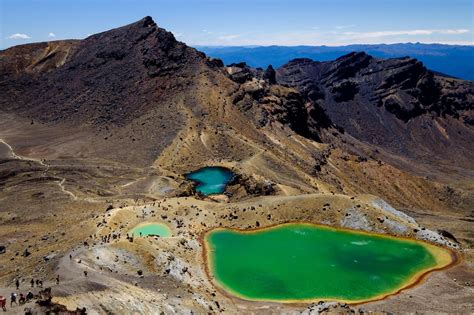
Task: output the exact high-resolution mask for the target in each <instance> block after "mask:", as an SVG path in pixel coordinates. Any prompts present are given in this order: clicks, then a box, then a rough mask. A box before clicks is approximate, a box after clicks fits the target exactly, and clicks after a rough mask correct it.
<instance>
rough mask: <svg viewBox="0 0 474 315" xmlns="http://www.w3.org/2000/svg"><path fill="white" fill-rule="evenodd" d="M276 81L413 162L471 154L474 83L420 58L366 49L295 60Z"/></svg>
mask: <svg viewBox="0 0 474 315" xmlns="http://www.w3.org/2000/svg"><path fill="white" fill-rule="evenodd" d="M277 81H278V83H280V84H283V85H287V86H291V87H295V88H297V89H298V90H299V91H300V92H301V93H302V94H304V95H305V96H307V97H308V98H309V99H311V100H312V101H313V103H314V104H315V105H317V106H319V107H321V108H323V109H324V110H325V112H326V114H327V115H328V116H329V118H330V119H331V121H332V122H333V123H335V124H336V125H337V126H339V127H342V128H343V129H344V130H345V131H346V132H348V133H349V134H350V135H352V136H354V137H356V138H357V139H359V140H362V141H364V142H368V143H371V144H375V145H380V146H382V147H385V148H387V149H390V150H392V151H393V152H396V153H399V154H403V155H406V156H412V157H417V156H426V155H437V154H440V155H441V157H446V158H450V159H455V156H456V155H459V156H463V157H465V156H470V155H472V149H474V143H473V142H474V141H473V139H474V129H473V128H472V117H474V84H473V83H472V82H469V81H462V80H457V79H453V78H448V77H444V76H441V75H437V74H435V73H433V72H431V71H429V70H427V69H426V68H425V67H424V66H423V64H422V63H421V62H419V61H417V60H415V59H411V58H400V59H376V58H373V57H371V56H369V55H367V54H365V53H363V52H358V53H351V54H348V55H346V56H343V57H341V58H339V59H337V60H335V61H329V62H316V61H312V60H309V59H295V60H293V61H291V62H289V63H288V64H286V65H284V66H283V67H281V68H279V69H278V70H277ZM469 152H470V153H469ZM466 154H467V155H466Z"/></svg>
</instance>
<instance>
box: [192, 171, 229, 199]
mask: <svg viewBox="0 0 474 315" xmlns="http://www.w3.org/2000/svg"><path fill="white" fill-rule="evenodd" d="M185 177H186V178H187V179H189V180H192V181H194V182H196V183H197V185H196V191H198V192H199V193H201V194H203V195H206V196H208V195H214V194H222V193H223V192H224V191H225V188H226V186H227V184H228V183H229V182H230V181H231V180H232V178H233V177H234V173H233V172H232V171H231V170H229V169H227V168H224V167H219V166H209V167H203V168H200V169H198V170H196V171H194V172H191V173H188V174H186V175H185Z"/></svg>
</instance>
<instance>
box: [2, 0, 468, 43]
mask: <svg viewBox="0 0 474 315" xmlns="http://www.w3.org/2000/svg"><path fill="white" fill-rule="evenodd" d="M472 12H473V3H472V1H469V0H455V1H439V0H438V1H426V0H418V1H408V0H401V1H384V3H381V2H380V1H375V0H362V1H358V2H357V3H355V2H350V3H347V1H341V0H333V1H326V0H324V1H307V0H297V1H291V2H290V1H283V0H277V1H269V0H257V1H250V0H243V1H223V0H206V1H196V0H191V1H183V0H177V1H176V0H175V1H170V0H160V1H150V0H145V1H141V2H140V5H137V3H136V2H134V1H131V0H118V1H111V0H105V1H100V2H97V1H82V2H81V3H76V2H74V3H73V2H69V1H58V0H36V1H26V0H15V1H13V0H2V1H1V3H0V17H1V21H2V22H1V23H0V49H4V48H7V47H11V46H15V45H19V44H25V43H30V42H41V41H49V40H58V39H76V38H77V39H80V38H85V37H87V36H88V35H90V34H94V33H98V32H102V31H105V30H107V29H110V28H115V27H119V26H121V25H124V24H128V23H132V22H134V21H136V20H139V19H140V18H142V17H144V16H147V15H149V16H152V17H153V19H154V20H155V21H156V22H157V24H158V25H159V26H160V27H163V28H165V29H167V30H169V31H171V32H173V33H174V35H175V37H176V38H177V39H178V40H180V41H183V42H185V43H187V44H189V45H193V46H206V45H207V46H215V45H218V46H242V45H257V46H267V45H284V46H296V45H311V46H319V45H326V46H339V45H350V44H392V43H407V42H412V43H415V42H420V43H440V44H459V45H473V44H474V37H473V28H474V27H473V15H472ZM419 17H423V18H419Z"/></svg>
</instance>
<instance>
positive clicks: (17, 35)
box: [8, 33, 31, 39]
mask: <svg viewBox="0 0 474 315" xmlns="http://www.w3.org/2000/svg"><path fill="white" fill-rule="evenodd" d="M8 38H9V39H29V38H31V37H30V36H28V35H26V34H23V33H15V34H12V35H10V36H8Z"/></svg>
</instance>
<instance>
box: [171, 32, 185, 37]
mask: <svg viewBox="0 0 474 315" xmlns="http://www.w3.org/2000/svg"><path fill="white" fill-rule="evenodd" d="M173 35H174V37H176V38H179V37H183V36H184V34H183V33H179V32H176V33H173Z"/></svg>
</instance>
